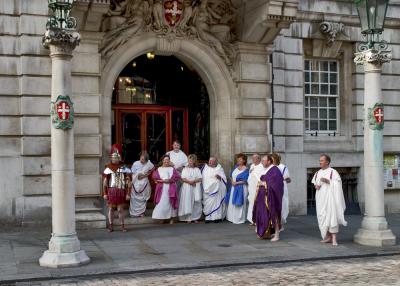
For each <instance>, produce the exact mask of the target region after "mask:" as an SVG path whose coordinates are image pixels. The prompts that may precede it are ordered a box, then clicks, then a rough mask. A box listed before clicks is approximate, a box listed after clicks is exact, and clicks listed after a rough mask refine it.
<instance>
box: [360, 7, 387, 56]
mask: <svg viewBox="0 0 400 286" xmlns="http://www.w3.org/2000/svg"><path fill="white" fill-rule="evenodd" d="M388 3H389V0H356V6H357V11H358V16H359V17H360V22H361V34H362V35H363V36H364V37H365V38H366V41H367V43H366V44H364V45H360V50H365V49H372V48H374V47H375V44H380V45H381V44H383V45H384V46H386V47H387V44H386V42H385V41H382V40H380V36H381V34H382V32H383V27H384V25H385V17H386V12H387V8H388Z"/></svg>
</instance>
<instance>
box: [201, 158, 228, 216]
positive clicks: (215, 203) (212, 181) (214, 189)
mask: <svg viewBox="0 0 400 286" xmlns="http://www.w3.org/2000/svg"><path fill="white" fill-rule="evenodd" d="M202 175H203V182H202V184H203V205H204V207H203V212H204V216H205V221H206V222H211V221H212V222H220V221H221V220H223V219H224V218H225V215H226V206H225V202H224V201H225V195H226V175H225V172H224V169H223V168H222V166H221V165H220V164H218V161H217V158H215V157H210V159H209V161H208V164H205V166H204V168H203V170H202Z"/></svg>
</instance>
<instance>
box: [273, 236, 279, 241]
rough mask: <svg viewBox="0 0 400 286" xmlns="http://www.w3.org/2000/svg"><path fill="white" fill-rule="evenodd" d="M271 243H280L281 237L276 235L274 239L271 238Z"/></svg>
mask: <svg viewBox="0 0 400 286" xmlns="http://www.w3.org/2000/svg"><path fill="white" fill-rule="evenodd" d="M271 241H272V242H276V241H279V235H274V237H273V238H271Z"/></svg>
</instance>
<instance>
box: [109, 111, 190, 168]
mask: <svg viewBox="0 0 400 286" xmlns="http://www.w3.org/2000/svg"><path fill="white" fill-rule="evenodd" d="M113 110H114V116H115V117H114V120H115V138H116V142H117V143H118V144H121V146H122V148H123V153H124V159H125V163H127V164H132V163H133V162H134V161H136V160H138V158H139V154H140V152H141V151H142V150H146V151H147V152H148V153H149V155H150V159H151V161H152V162H153V163H158V161H159V160H160V158H161V157H162V156H163V155H164V154H165V153H166V152H167V151H169V150H170V149H171V147H172V142H173V141H174V140H179V141H180V142H181V144H182V149H183V151H184V152H186V153H187V152H188V150H189V140H188V133H189V132H188V131H189V130H188V128H189V126H188V110H187V109H186V108H179V107H173V106H160V105H124V104H119V105H114V106H113Z"/></svg>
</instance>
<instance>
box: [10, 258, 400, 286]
mask: <svg viewBox="0 0 400 286" xmlns="http://www.w3.org/2000/svg"><path fill="white" fill-rule="evenodd" d="M399 270H400V256H390V257H378V258H363V259H346V260H334V261H318V262H303V263H288V264H278V265H258V266H250V267H249V266H242V267H226V268H218V267H216V268H213V269H207V270H190V271H174V272H162V273H147V274H131V275H106V276H103V277H98V278H88V279H86V278H80V279H69V280H58V281H47V282H29V283H17V284H16V285H17V286H25V285H32V286H60V285H68V286H71V285H74V286H105V285H109V286H112V285H118V286H123V285H132V286H134V285H138V286H139V285H140V286H147V285H149V286H150V285H164V286H169V285H171V286H173V285H192V286H195V285H199V286H200V285H201V286H205V285H219V286H225V285H226V286H228V285H229V286H231V285H342V286H345V285H349V286H350V285H351V286H354V285H400V271H399Z"/></svg>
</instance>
